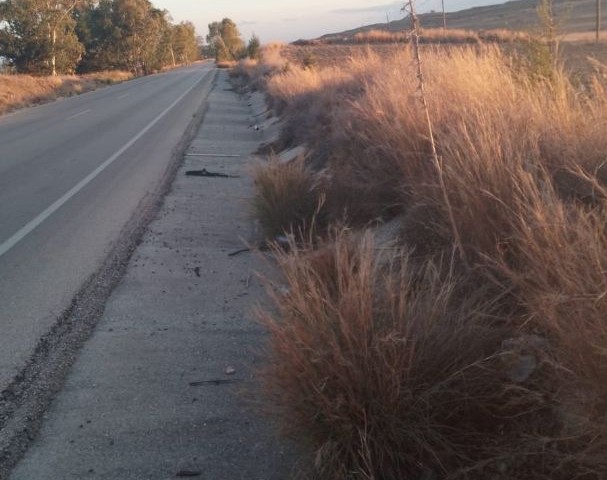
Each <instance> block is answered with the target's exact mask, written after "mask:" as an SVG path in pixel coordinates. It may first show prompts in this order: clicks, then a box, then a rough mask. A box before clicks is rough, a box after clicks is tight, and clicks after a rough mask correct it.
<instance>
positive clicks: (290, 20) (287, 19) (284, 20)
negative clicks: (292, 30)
mask: <svg viewBox="0 0 607 480" xmlns="http://www.w3.org/2000/svg"><path fill="white" fill-rule="evenodd" d="M282 21H283V22H296V21H297V19H296V18H283V19H282Z"/></svg>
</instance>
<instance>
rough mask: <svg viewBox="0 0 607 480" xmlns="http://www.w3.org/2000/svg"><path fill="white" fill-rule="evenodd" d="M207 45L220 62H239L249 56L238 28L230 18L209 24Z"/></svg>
mask: <svg viewBox="0 0 607 480" xmlns="http://www.w3.org/2000/svg"><path fill="white" fill-rule="evenodd" d="M207 43H208V44H209V47H210V51H211V52H212V53H213V54H214V55H215V59H216V60H217V61H218V62H223V61H230V60H237V59H239V58H242V57H244V56H245V55H246V54H247V50H246V47H245V43H244V41H243V40H242V37H241V36H240V32H239V31H238V27H237V26H236V24H235V23H234V22H233V21H232V20H230V19H229V18H224V19H223V20H222V21H221V22H213V23H210V24H209V34H208V35H207Z"/></svg>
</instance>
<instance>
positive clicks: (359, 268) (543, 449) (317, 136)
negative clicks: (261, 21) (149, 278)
mask: <svg viewBox="0 0 607 480" xmlns="http://www.w3.org/2000/svg"><path fill="white" fill-rule="evenodd" d="M576 48H577V47H576ZM579 48H581V49H582V50H580V51H583V52H584V56H587V55H586V54H588V55H589V54H592V55H595V53H596V52H595V51H594V50H592V49H591V48H590V47H589V46H579ZM578 52H579V51H576V50H567V49H565V55H566V56H567V55H569V56H570V57H571V59H577V60H579V59H580V57H581V56H582V55H580V54H579V53H578ZM413 53H414V52H413V51H412V50H411V48H410V47H406V46H402V45H401V46H399V47H389V46H381V47H378V48H375V47H374V48H373V49H366V48H363V49H361V48H360V47H358V48H357V49H356V48H355V47H353V46H330V47H329V46H316V47H293V46H289V47H284V46H280V45H274V46H268V47H266V49H265V51H264V56H263V59H262V61H261V62H260V63H254V62H245V63H243V64H241V65H240V66H239V67H238V68H236V69H235V71H234V75H235V76H239V77H240V78H243V79H245V81H246V82H247V84H248V85H249V86H250V88H253V89H260V90H261V91H263V92H264V93H265V94H266V96H267V99H268V102H269V105H270V107H271V109H272V112H273V113H274V114H275V115H278V116H279V117H280V118H281V120H282V122H283V132H282V136H281V138H280V139H279V140H278V141H276V142H275V143H274V144H272V145H270V146H269V147H268V148H267V149H266V150H268V151H270V150H275V151H277V152H278V151H280V150H282V149H285V148H289V147H293V146H295V145H303V146H305V149H306V152H307V153H306V154H305V155H302V156H300V157H298V158H297V159H295V160H293V161H290V162H285V161H281V160H280V159H279V158H277V157H275V156H273V155H272V154H270V156H269V158H268V161H267V162H266V163H265V164H262V165H260V166H259V167H258V168H257V170H256V172H255V179H256V185H257V194H256V199H255V203H254V208H255V211H256V214H257V218H258V220H259V222H260V224H261V225H262V226H263V227H264V229H265V232H266V235H267V237H268V240H269V241H270V242H272V240H275V239H279V240H280V241H277V244H276V247H275V254H276V258H277V263H278V266H279V267H280V271H281V273H282V280H281V281H280V282H278V285H277V282H274V283H271V284H269V287H268V289H269V294H270V296H271V298H272V299H273V300H274V308H273V309H266V310H264V311H262V312H261V313H260V318H261V321H262V322H263V323H264V324H265V325H266V326H267V327H268V329H269V331H270V335H271V338H270V342H269V344H268V349H267V354H268V363H267V366H266V370H265V378H266V379H267V391H268V398H269V399H270V401H271V402H272V404H273V405H275V406H276V408H277V409H278V411H279V412H281V415H282V418H283V420H284V424H285V426H286V428H288V429H289V430H290V431H292V432H294V434H295V435H296V436H297V438H299V439H300V440H302V442H303V443H304V445H306V446H307V447H308V448H309V449H310V450H311V451H312V452H313V455H312V461H311V465H312V466H311V467H310V472H309V474H310V475H309V476H310V478H318V479H331V480H340V479H343V480H346V479H348V480H350V479H376V480H380V479H381V480H384V479H389V480H396V479H405V478H413V479H422V478H423V479H437V480H438V479H441V480H442V479H479V480H480V479H489V478H490V479H496V480H515V479H518V480H532V479H533V480H537V479H550V480H571V479H573V478H577V479H584V480H600V479H604V478H607V404H606V403H605V401H604V399H605V398H607V390H605V386H606V385H607V368H606V365H607V348H606V345H607V273H606V272H607V235H606V225H607V170H606V168H605V160H606V152H607V136H606V135H605V132H606V131H607V96H606V93H607V91H606V88H607V82H606V80H607V77H606V75H607V65H605V64H604V63H602V62H601V60H594V61H588V62H587V61H586V60H585V59H584V62H585V63H584V65H583V66H580V67H579V70H575V68H576V67H575V62H574V61H573V60H569V61H568V62H566V63H568V64H569V65H570V66H569V67H568V68H567V69H564V68H562V67H561V62H560V61H555V59H554V58H553V57H552V56H551V51H550V49H549V48H548V47H544V46H542V45H541V44H539V46H538V44H534V45H533V46H531V47H529V48H525V49H520V50H519V49H514V50H512V49H504V48H501V47H500V46H499V45H495V44H493V45H473V46H470V45H463V46H462V45H459V46H444V45H442V46H441V45H438V46H437V45H434V46H426V47H424V48H422V50H421V55H422V63H421V65H422V73H423V76H422V77H421V80H420V76H419V72H418V70H417V68H418V67H417V65H418V64H417V62H416V61H415V56H414V54H413ZM601 55H602V54H598V55H596V56H597V57H600V58H603V57H601ZM557 60H558V59H557ZM580 76H583V81H580ZM283 236H286V238H287V239H288V246H286V247H285V240H284V239H283V238H282V237H283ZM281 283H282V284H281Z"/></svg>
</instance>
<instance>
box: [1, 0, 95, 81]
mask: <svg viewBox="0 0 607 480" xmlns="http://www.w3.org/2000/svg"><path fill="white" fill-rule="evenodd" d="M82 3H83V1H82V0H5V1H3V2H1V3H0V56H2V57H5V58H6V59H7V60H8V63H9V64H10V65H12V66H14V67H15V68H16V69H17V71H19V72H24V73H34V74H52V75H56V74H57V73H58V72H59V73H72V72H74V70H75V68H76V65H77V64H78V62H79V61H80V59H81V57H82V54H83V52H84V47H83V45H82V44H81V43H80V41H79V40H78V37H77V35H76V30H75V29H76V21H75V20H74V18H73V16H72V13H73V12H74V10H75V9H76V7H78V5H80V4H82Z"/></svg>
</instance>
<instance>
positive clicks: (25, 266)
mask: <svg viewBox="0 0 607 480" xmlns="http://www.w3.org/2000/svg"><path fill="white" fill-rule="evenodd" d="M212 71H213V66H212V65H211V64H208V63H207V64H197V65H195V66H191V67H188V68H182V69H178V70H174V71H171V72H168V73H163V74H159V75H153V76H150V77H144V78H140V79H136V80H133V81H130V82H126V83H123V84H120V85H115V86H112V87H107V88H104V89H101V90H97V91H95V92H91V93H88V94H85V95H81V96H77V97H72V98H68V99H63V100H60V101H57V102H54V103H52V104H47V105H43V106H40V107H36V108H30V109H26V110H22V111H20V112H17V113H15V114H12V115H9V116H6V117H2V118H0V392H1V391H3V390H4V388H5V387H6V386H7V385H8V384H9V383H10V382H11V381H12V380H13V379H14V378H15V376H16V375H17V374H19V372H20V371H21V369H22V368H23V366H24V365H25V364H26V363H27V362H28V359H30V357H31V355H32V353H33V352H34V349H35V348H36V345H37V344H38V342H39V340H40V338H41V337H43V336H44V335H45V334H46V333H47V332H48V331H49V330H50V328H51V327H52V326H53V325H54V324H55V322H56V321H57V319H58V318H59V317H60V316H61V315H62V314H63V312H64V311H65V310H66V309H67V308H68V307H69V306H70V304H71V301H72V299H73V297H74V295H75V294H76V293H77V292H78V290H79V289H80V287H81V286H82V285H83V283H84V282H85V281H86V280H87V279H88V278H89V277H90V276H91V275H92V274H94V273H95V272H96V271H97V269H98V268H99V267H100V265H101V264H102V262H103V260H104V258H105V257H106V255H107V254H108V252H109V251H110V250H111V249H112V246H113V245H114V244H115V243H116V242H117V241H118V239H119V237H120V233H121V230H122V229H123V227H124V226H125V225H126V224H127V223H128V221H129V219H130V218H131V217H132V216H133V215H136V212H137V209H138V208H141V207H140V206H141V204H142V202H143V203H145V199H146V198H148V197H149V196H150V194H151V192H154V191H155V190H157V189H158V188H159V185H160V182H161V180H162V179H163V177H164V175H165V173H166V171H167V168H168V166H169V164H170V163H171V159H172V152H173V150H174V148H175V146H176V145H177V144H179V142H180V140H181V139H182V136H183V133H184V131H185V130H186V128H187V127H188V125H189V124H190V123H191V122H192V121H193V118H194V117H195V115H196V113H197V112H198V110H199V108H200V106H201V104H202V102H203V100H204V98H203V96H204V92H205V90H208V88H209V84H210V83H211V81H212V78H213V75H212Z"/></svg>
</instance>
